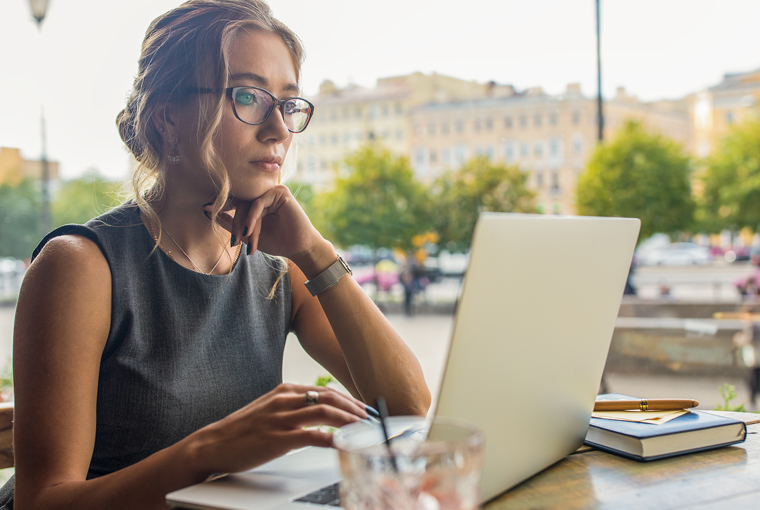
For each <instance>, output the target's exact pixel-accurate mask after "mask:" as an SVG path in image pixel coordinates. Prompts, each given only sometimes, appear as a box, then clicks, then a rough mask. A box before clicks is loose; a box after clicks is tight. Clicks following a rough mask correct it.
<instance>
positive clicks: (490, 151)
mask: <svg viewBox="0 0 760 510" xmlns="http://www.w3.org/2000/svg"><path fill="white" fill-rule="evenodd" d="M486 156H487V157H488V161H493V160H494V150H493V145H489V146H488V147H486Z"/></svg>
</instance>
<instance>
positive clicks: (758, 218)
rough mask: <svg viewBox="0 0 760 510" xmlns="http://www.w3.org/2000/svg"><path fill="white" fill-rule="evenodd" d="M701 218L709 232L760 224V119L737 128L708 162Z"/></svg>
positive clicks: (753, 226) (701, 201)
mask: <svg viewBox="0 0 760 510" xmlns="http://www.w3.org/2000/svg"><path fill="white" fill-rule="evenodd" d="M705 163H706V168H705V173H704V174H703V175H702V184H703V187H704V189H703V194H702V197H701V200H700V209H699V211H698V218H699V220H700V226H702V228H703V229H704V230H706V231H709V232H718V231H720V230H723V229H725V228H731V229H737V230H738V229H741V228H742V227H749V228H751V229H752V230H754V231H757V228H758V224H760V117H756V118H753V119H750V120H748V121H747V122H744V123H742V124H740V125H737V126H734V127H733V128H732V129H731V131H730V132H729V134H728V135H727V136H726V137H725V138H724V139H723V140H721V143H720V145H719V147H718V148H717V150H716V152H715V153H714V154H713V155H711V156H710V157H709V158H708V159H707V160H706V162H705Z"/></svg>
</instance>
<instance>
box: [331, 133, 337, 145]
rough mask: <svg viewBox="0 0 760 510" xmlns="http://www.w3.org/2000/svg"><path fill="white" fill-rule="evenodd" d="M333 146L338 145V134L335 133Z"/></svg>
mask: <svg viewBox="0 0 760 510" xmlns="http://www.w3.org/2000/svg"><path fill="white" fill-rule="evenodd" d="M332 144H333V145H338V133H333V135H332Z"/></svg>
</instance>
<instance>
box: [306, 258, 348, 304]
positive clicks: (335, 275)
mask: <svg viewBox="0 0 760 510" xmlns="http://www.w3.org/2000/svg"><path fill="white" fill-rule="evenodd" d="M346 274H353V273H352V272H351V268H350V267H348V264H347V263H346V261H345V260H343V257H341V256H340V255H338V260H336V261H335V262H333V263H332V264H331V265H330V267H328V268H327V269H325V270H324V271H322V272H321V273H319V274H318V275H317V276H315V277H314V278H312V279H311V280H308V281H307V282H306V284H305V285H306V288H307V289H309V292H310V293H311V295H312V296H316V295H317V294H320V293H322V292H324V291H326V290H327V289H329V288H330V287H332V286H333V285H335V284H336V283H338V280H340V279H341V278H342V277H343V276H345V275H346Z"/></svg>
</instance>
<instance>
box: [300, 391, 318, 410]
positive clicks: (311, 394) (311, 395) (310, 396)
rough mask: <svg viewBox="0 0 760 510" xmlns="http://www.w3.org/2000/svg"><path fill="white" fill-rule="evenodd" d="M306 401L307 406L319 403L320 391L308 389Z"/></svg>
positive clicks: (305, 396)
mask: <svg viewBox="0 0 760 510" xmlns="http://www.w3.org/2000/svg"><path fill="white" fill-rule="evenodd" d="M304 401H305V403H306V407H309V406H313V405H317V403H318V401H319V393H317V392H316V391H312V390H309V391H307V392H306V394H305V395H304Z"/></svg>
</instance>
